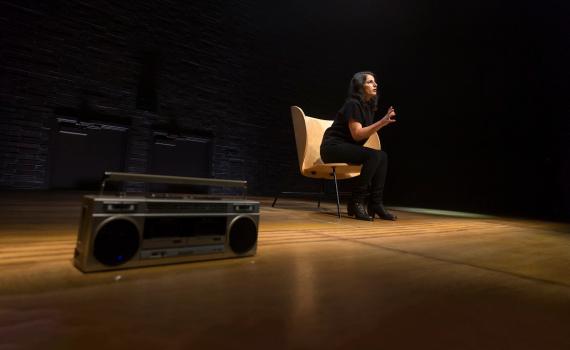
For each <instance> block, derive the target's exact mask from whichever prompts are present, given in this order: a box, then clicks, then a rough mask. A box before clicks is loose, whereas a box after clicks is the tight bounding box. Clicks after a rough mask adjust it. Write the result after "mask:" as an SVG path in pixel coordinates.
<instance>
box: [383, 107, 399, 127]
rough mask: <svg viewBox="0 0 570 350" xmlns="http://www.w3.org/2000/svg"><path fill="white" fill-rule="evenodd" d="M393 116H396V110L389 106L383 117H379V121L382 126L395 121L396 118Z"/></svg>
mask: <svg viewBox="0 0 570 350" xmlns="http://www.w3.org/2000/svg"><path fill="white" fill-rule="evenodd" d="M395 116H396V110H395V109H394V107H392V106H390V108H388V112H386V115H385V116H384V118H382V119H380V123H381V124H382V126H386V125H388V124H392V123H395V122H396V119H393V118H394V117H395Z"/></svg>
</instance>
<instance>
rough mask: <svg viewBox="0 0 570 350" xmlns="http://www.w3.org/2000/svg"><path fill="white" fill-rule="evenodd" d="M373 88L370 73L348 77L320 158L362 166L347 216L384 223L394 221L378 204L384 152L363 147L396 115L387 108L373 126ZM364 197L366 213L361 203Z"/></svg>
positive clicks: (383, 171) (324, 138)
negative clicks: (345, 97)
mask: <svg viewBox="0 0 570 350" xmlns="http://www.w3.org/2000/svg"><path fill="white" fill-rule="evenodd" d="M377 87H378V84H376V81H375V79H374V74H373V73H372V72H359V73H356V74H355V75H354V76H353V77H352V80H351V81H350V86H349V89H348V98H347V99H346V102H345V103H344V106H343V107H342V108H341V109H340V111H339V112H338V113H337V115H336V117H335V119H334V122H333V124H332V125H331V127H330V128H328V129H327V130H326V131H325V134H324V136H323V142H322V144H321V158H322V160H323V161H324V162H325V163H351V164H362V170H361V172H360V176H358V177H357V178H355V181H356V183H355V187H354V189H353V191H352V198H351V200H350V202H349V203H348V208H347V210H348V215H349V216H355V218H356V219H359V220H369V221H372V220H374V216H375V215H378V216H379V217H380V218H381V219H384V220H396V215H394V214H392V213H390V212H388V211H387V210H386V209H384V205H383V203H382V196H383V192H384V182H385V180H386V171H387V166H388V156H387V154H386V152H384V151H379V150H375V149H371V148H368V147H364V146H363V145H364V143H365V142H366V141H367V140H368V138H369V137H370V135H372V134H373V133H375V132H378V130H380V129H382V128H383V127H385V126H386V125H389V124H392V123H394V122H395V121H396V120H394V119H392V118H394V116H396V112H395V111H394V108H393V107H390V108H389V109H388V112H387V113H386V115H385V116H384V117H383V118H382V119H380V120H378V121H376V122H374V112H375V111H376V110H377V109H378V108H377V103H378V95H377ZM368 196H369V197H370V199H369V202H368V213H367V212H366V210H365V208H364V201H365V198H366V197H368Z"/></svg>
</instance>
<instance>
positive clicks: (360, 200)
mask: <svg viewBox="0 0 570 350" xmlns="http://www.w3.org/2000/svg"><path fill="white" fill-rule="evenodd" d="M366 193H367V186H357V187H355V188H354V190H353V191H352V198H351V199H350V201H349V202H348V206H347V208H346V209H347V212H348V216H354V218H355V219H358V220H366V221H372V220H374V217H373V216H370V215H368V214H367V213H366V209H365V208H366V207H365V205H364V199H365V198H366Z"/></svg>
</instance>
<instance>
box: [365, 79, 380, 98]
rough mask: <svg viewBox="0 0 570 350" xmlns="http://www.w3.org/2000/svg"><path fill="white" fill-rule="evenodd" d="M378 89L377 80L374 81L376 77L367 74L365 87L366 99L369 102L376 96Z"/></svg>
mask: <svg viewBox="0 0 570 350" xmlns="http://www.w3.org/2000/svg"><path fill="white" fill-rule="evenodd" d="M377 89H378V84H376V80H374V77H373V76H372V75H370V74H366V76H365V79H364V86H363V90H364V99H365V100H369V99H371V98H372V97H374V96H376V93H377Z"/></svg>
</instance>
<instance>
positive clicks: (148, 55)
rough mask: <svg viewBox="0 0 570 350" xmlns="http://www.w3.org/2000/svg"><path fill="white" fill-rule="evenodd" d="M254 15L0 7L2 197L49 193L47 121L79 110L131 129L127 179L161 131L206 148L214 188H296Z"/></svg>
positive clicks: (125, 6) (68, 5) (70, 5)
mask: <svg viewBox="0 0 570 350" xmlns="http://www.w3.org/2000/svg"><path fill="white" fill-rule="evenodd" d="M252 6H253V5H252V3H251V1H238V2H226V1H222V0H213V1H207V2H187V1H167V0H162V1H161V0H155V1H145V2H130V3H129V2H127V3H122V2H112V1H107V2H101V1H88V0H86V1H48V2H33V1H29V2H22V1H8V2H5V3H3V4H2V5H1V8H2V11H1V12H2V16H1V18H0V21H1V23H2V24H1V27H2V31H3V35H2V54H1V67H0V70H1V75H2V83H1V84H2V85H1V91H0V94H1V95H0V97H1V105H0V108H1V110H0V113H1V115H2V119H1V121H0V123H1V124H0V151H1V154H2V158H1V169H0V186H1V187H2V188H19V189H45V188H48V186H49V183H48V175H49V174H48V167H49V164H48V160H49V157H48V145H49V142H48V141H49V135H50V130H49V128H50V125H51V121H52V119H53V118H54V117H55V116H56V114H57V111H58V109H61V108H67V109H75V110H77V111H81V110H84V109H86V108H87V109H88V110H89V111H91V112H93V113H96V114H98V115H103V116H119V117H120V119H121V120H125V118H126V120H128V123H129V124H130V125H129V127H130V128H129V130H130V131H129V139H128V147H127V157H126V159H127V160H126V164H125V169H126V170H127V171H131V172H142V173H144V172H146V171H147V167H148V153H149V147H150V143H151V138H152V131H153V130H154V129H156V126H157V125H158V127H159V128H160V129H161V130H167V131H170V132H177V131H180V130H182V131H184V132H185V133H189V134H193V133H195V134H200V135H203V134H207V135H209V136H211V137H213V141H214V152H213V159H212V162H213V163H212V169H213V170H212V171H213V174H212V176H213V177H216V178H223V179H246V180H248V181H249V191H250V193H257V194H262V193H273V192H274V191H275V188H276V187H275V182H274V181H265V180H264V179H266V178H270V179H274V180H276V181H278V180H280V179H284V178H287V177H288V176H289V175H293V176H294V175H295V174H296V172H295V170H296V168H295V159H294V157H291V156H292V155H293V156H294V155H295V153H294V152H295V151H294V148H292V147H294V143H293V141H292V133H291V132H292V131H291V128H290V121H289V117H288V115H287V110H286V109H281V112H278V114H279V113H280V115H279V117H276V114H275V111H276V110H279V109H280V107H281V105H280V104H279V102H280V101H279V97H278V96H274V97H267V96H265V97H264V96H261V95H259V93H263V92H264V89H265V88H266V87H265V86H264V81H268V79H271V78H269V77H267V76H266V74H265V73H264V72H263V66H264V65H265V66H268V64H267V63H263V59H264V56H263V53H262V52H256V49H259V46H257V47H253V43H254V42H255V39H256V35H258V33H259V30H260V29H259V28H258V27H256V25H255V21H254V20H253V19H252V18H251V17H252V16H251V15H250V13H251V7H252ZM280 69H281V70H286V68H285V67H284V66H281V68H280ZM253 81H255V82H256V83H255V84H260V86H259V87H258V88H255V87H253V85H255V84H253V83H252V82H253ZM274 87H275V85H274ZM280 88H281V87H280ZM285 105H286V104H285ZM181 161H190V162H191V159H187V160H181ZM290 165H293V167H291V166H290Z"/></svg>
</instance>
